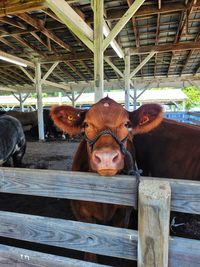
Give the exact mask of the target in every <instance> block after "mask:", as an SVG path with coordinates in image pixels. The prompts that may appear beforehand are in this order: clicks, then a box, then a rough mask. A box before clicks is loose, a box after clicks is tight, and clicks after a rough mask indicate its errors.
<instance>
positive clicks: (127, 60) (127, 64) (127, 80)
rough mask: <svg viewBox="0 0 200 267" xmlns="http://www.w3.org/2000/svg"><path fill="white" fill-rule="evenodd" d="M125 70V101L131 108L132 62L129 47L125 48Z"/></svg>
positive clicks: (127, 107) (126, 105)
mask: <svg viewBox="0 0 200 267" xmlns="http://www.w3.org/2000/svg"><path fill="white" fill-rule="evenodd" d="M124 62H125V70H124V80H125V86H124V87H125V92H124V93H125V97H124V103H125V108H126V110H129V109H130V68H131V65H130V64H131V62H130V53H129V49H127V50H125V57H124Z"/></svg>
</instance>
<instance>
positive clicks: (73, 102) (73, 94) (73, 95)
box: [72, 91, 75, 107]
mask: <svg viewBox="0 0 200 267" xmlns="http://www.w3.org/2000/svg"><path fill="white" fill-rule="evenodd" d="M72 106H73V107H75V93H74V91H72Z"/></svg>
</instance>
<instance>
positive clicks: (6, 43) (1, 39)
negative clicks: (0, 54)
mask: <svg viewBox="0 0 200 267" xmlns="http://www.w3.org/2000/svg"><path fill="white" fill-rule="evenodd" d="M0 42H2V43H3V44H5V45H7V46H8V47H10V48H12V49H13V50H14V51H21V52H22V51H23V50H22V49H21V48H20V47H19V46H17V45H15V44H13V43H11V42H9V41H8V40H6V38H4V37H0Z"/></svg>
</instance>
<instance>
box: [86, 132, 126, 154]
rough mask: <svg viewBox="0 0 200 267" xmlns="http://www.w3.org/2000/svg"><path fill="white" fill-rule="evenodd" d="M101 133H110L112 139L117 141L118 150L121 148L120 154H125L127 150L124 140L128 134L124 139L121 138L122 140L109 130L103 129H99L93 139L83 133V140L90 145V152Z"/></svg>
mask: <svg viewBox="0 0 200 267" xmlns="http://www.w3.org/2000/svg"><path fill="white" fill-rule="evenodd" d="M102 135H111V136H112V137H113V138H114V139H115V141H116V142H117V144H118V145H119V147H120V150H121V152H122V154H123V155H125V154H126V151H127V149H126V148H125V146H124V142H125V141H126V140H127V138H128V135H127V136H126V137H125V138H124V139H122V140H120V139H119V138H118V137H117V136H116V135H115V134H114V133H113V132H112V131H111V130H109V129H108V130H103V131H101V132H100V133H98V134H97V135H96V136H95V138H94V139H92V140H91V139H89V138H88V137H87V135H86V134H85V140H86V141H87V142H88V144H89V146H90V151H91V152H92V151H93V147H94V144H95V143H96V142H97V140H98V139H99V138H100V137H101V136H102Z"/></svg>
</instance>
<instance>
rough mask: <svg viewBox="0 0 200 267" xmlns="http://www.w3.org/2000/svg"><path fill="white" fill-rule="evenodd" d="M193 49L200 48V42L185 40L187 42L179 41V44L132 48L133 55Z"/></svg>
mask: <svg viewBox="0 0 200 267" xmlns="http://www.w3.org/2000/svg"><path fill="white" fill-rule="evenodd" d="M191 49H200V43H195V42H185V43H178V44H167V45H155V46H153V45H152V46H151V45H149V46H143V47H139V48H133V49H131V55H136V54H145V53H149V52H151V51H155V52H156V53H164V52H171V51H182V50H191Z"/></svg>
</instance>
